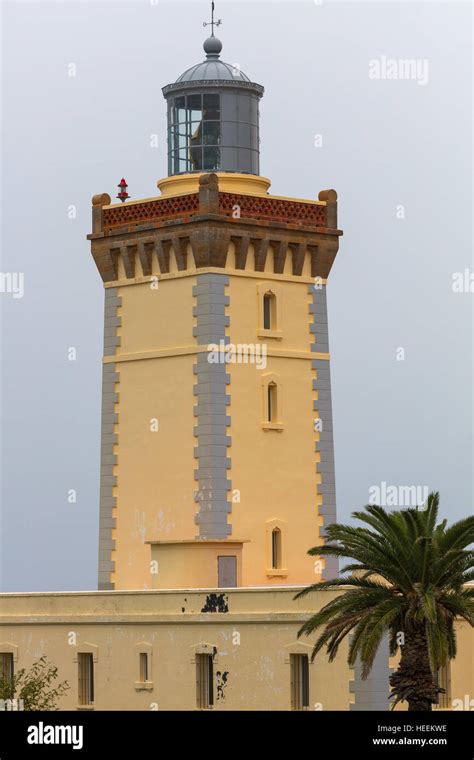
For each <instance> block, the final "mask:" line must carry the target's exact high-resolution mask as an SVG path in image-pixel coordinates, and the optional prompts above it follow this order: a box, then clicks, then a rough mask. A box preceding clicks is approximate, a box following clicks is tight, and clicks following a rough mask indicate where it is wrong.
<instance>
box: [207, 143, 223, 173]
mask: <svg viewBox="0 0 474 760" xmlns="http://www.w3.org/2000/svg"><path fill="white" fill-rule="evenodd" d="M220 166H221V152H220V150H219V148H218V147H217V146H215V147H213V148H204V167H203V168H204V171H217V170H218V169H220Z"/></svg>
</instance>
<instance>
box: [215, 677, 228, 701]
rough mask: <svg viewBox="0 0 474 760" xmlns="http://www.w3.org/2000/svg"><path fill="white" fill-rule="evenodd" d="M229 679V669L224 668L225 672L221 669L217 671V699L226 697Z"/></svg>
mask: <svg viewBox="0 0 474 760" xmlns="http://www.w3.org/2000/svg"><path fill="white" fill-rule="evenodd" d="M228 679H229V671H228V670H224V672H223V673H221V671H220V670H218V671H217V673H216V696H217V699H218V700H219V699H224V698H225V688H226V686H227V681H228Z"/></svg>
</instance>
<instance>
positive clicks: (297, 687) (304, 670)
mask: <svg viewBox="0 0 474 760" xmlns="http://www.w3.org/2000/svg"><path fill="white" fill-rule="evenodd" d="M290 670H291V709H292V710H308V709H309V661H308V655H307V654H292V655H290Z"/></svg>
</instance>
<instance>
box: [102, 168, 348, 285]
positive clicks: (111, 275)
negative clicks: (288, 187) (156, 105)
mask: <svg viewBox="0 0 474 760" xmlns="http://www.w3.org/2000/svg"><path fill="white" fill-rule="evenodd" d="M196 181H197V180H196ZM92 204H93V205H92V209H93V232H92V234H90V235H89V236H88V237H89V240H90V241H91V245H92V255H93V257H94V260H95V262H96V265H97V268H98V270H99V272H100V275H101V277H102V279H103V281H104V282H113V281H116V280H119V279H124V278H125V279H134V278H136V277H148V276H151V275H160V274H168V273H169V272H170V253H171V251H172V252H173V253H174V257H175V259H176V264H177V269H178V271H185V270H194V269H196V270H197V269H201V268H205V267H218V268H222V269H225V268H226V267H227V268H228V267H231V268H233V269H242V270H252V269H253V270H254V271H257V272H260V271H261V272H263V271H264V270H265V269H266V265H267V257H268V256H269V254H270V252H271V258H272V266H271V268H272V270H273V272H274V273H275V274H283V272H284V271H286V272H287V273H289V274H291V275H293V276H301V275H303V274H306V275H308V276H311V277H321V278H323V279H326V278H327V277H328V275H329V272H330V270H331V267H332V264H333V262H334V258H335V256H336V253H337V250H338V245H339V236H340V235H341V234H342V232H341V230H339V229H337V193H336V192H335V190H324V191H321V192H320V193H319V199H318V200H317V201H310V200H308V201H303V200H299V199H286V198H279V197H277V196H268V195H253V194H249V193H244V192H228V191H227V187H226V191H221V189H220V187H219V177H218V176H217V175H216V174H204V175H201V177H200V178H199V185H198V191H197V192H190V193H189V192H188V193H184V194H181V195H176V196H171V197H163V198H152V199H149V200H144V201H139V202H128V203H126V204H121V205H110V196H108V195H107V194H102V195H96V196H94V198H93V200H92ZM231 253H233V255H234V258H233V260H232V262H230V255H231ZM250 253H252V255H249V254H250Z"/></svg>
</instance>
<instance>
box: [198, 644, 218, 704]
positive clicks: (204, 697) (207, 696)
mask: <svg viewBox="0 0 474 760" xmlns="http://www.w3.org/2000/svg"><path fill="white" fill-rule="evenodd" d="M196 704H197V706H198V708H199V709H200V710H209V709H210V708H211V707H212V706H213V705H214V664H213V661H212V655H211V654H197V655H196Z"/></svg>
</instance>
